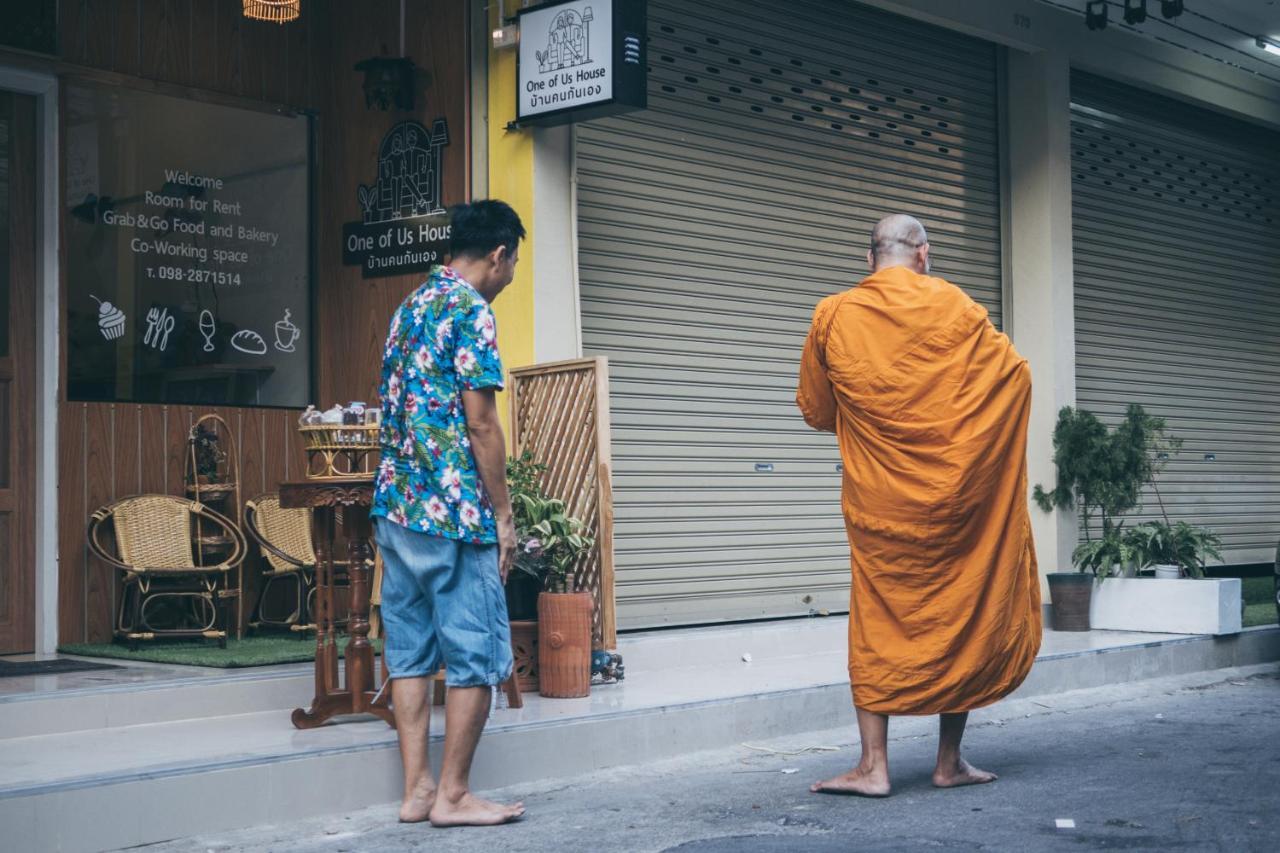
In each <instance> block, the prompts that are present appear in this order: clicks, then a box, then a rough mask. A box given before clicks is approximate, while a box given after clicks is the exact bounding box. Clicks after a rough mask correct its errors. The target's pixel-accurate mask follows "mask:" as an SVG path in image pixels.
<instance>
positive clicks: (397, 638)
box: [374, 517, 515, 687]
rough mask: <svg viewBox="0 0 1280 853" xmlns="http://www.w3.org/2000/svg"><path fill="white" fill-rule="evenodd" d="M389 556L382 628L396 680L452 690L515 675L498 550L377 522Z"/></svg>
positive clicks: (381, 549)
mask: <svg viewBox="0 0 1280 853" xmlns="http://www.w3.org/2000/svg"><path fill="white" fill-rule="evenodd" d="M374 522H375V524H376V530H375V537H376V539H377V543H378V552H379V553H380V554H381V555H382V624H383V625H384V626H385V628H386V640H385V642H386V648H385V652H384V654H385V655H386V658H387V668H388V671H389V672H390V675H391V677H392V678H418V677H422V676H427V675H434V674H435V673H436V672H438V671H439V669H440V665H441V664H442V663H443V664H444V666H445V670H446V672H445V684H447V685H449V686H450V687H484V686H489V687H492V686H495V685H497V684H500V683H502V682H503V681H505V680H506V679H507V678H509V677H511V670H512V668H513V666H514V665H515V662H514V660H513V659H512V656H511V626H510V624H508V622H507V598H506V594H505V592H504V591H503V589H502V580H501V578H499V577H498V546H497V545H471V544H468V543H466V542H458V541H456V540H453V539H445V538H443V537H440V536H430V535H428V534H426V533H418V532H416V531H413V530H409V529H408V528H406V527H403V526H401V525H399V524H396V523H395V522H393V521H387V520H386V519H385V518H380V517H379V518H375V519H374Z"/></svg>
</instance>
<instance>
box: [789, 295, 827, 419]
mask: <svg viewBox="0 0 1280 853" xmlns="http://www.w3.org/2000/svg"><path fill="white" fill-rule="evenodd" d="M796 406H798V407H799V409H800V414H802V415H804V422H805V423H807V424H808V425H809V426H811V427H813V428H814V429H816V430H821V431H822V432H835V431H836V395H835V391H833V390H832V388H831V379H830V378H829V377H828V376H827V364H826V358H825V357H824V353H823V347H822V346H821V344H820V342H819V341H818V317H817V316H816V315H815V316H814V323H813V327H812V328H811V329H810V330H809V337H808V339H807V340H806V341H805V342H804V354H803V355H802V356H801V357H800V386H799V387H798V388H797V389H796Z"/></svg>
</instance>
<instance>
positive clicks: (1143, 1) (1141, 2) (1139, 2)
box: [1124, 0, 1147, 24]
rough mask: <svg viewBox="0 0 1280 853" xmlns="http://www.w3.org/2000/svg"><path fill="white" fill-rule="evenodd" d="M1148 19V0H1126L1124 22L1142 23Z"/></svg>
mask: <svg viewBox="0 0 1280 853" xmlns="http://www.w3.org/2000/svg"><path fill="white" fill-rule="evenodd" d="M1146 20H1147V0H1124V22H1125V23H1126V24H1141V23H1143V22H1144V21H1146Z"/></svg>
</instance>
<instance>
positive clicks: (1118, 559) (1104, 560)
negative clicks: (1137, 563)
mask: <svg viewBox="0 0 1280 853" xmlns="http://www.w3.org/2000/svg"><path fill="white" fill-rule="evenodd" d="M1134 557H1135V552H1134V549H1133V547H1132V546H1131V545H1130V544H1129V540H1128V538H1127V537H1126V536H1122V535H1121V534H1120V532H1119V528H1118V527H1117V528H1116V529H1115V530H1113V531H1111V532H1110V533H1108V534H1105V535H1103V536H1102V538H1100V539H1092V540H1090V541H1088V542H1082V543H1080V544H1079V545H1077V546H1076V548H1075V550H1074V551H1072V552H1071V562H1072V563H1074V564H1075V566H1076V568H1077V569H1078V570H1079V571H1082V572H1093V573H1094V574H1095V575H1097V576H1098V577H1100V578H1105V577H1110V576H1111V574H1112V572H1113V571H1114V570H1115V567H1116V566H1127V565H1129V563H1131V562H1132V561H1133V560H1134Z"/></svg>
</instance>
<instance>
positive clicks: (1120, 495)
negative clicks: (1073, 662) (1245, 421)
mask: <svg viewBox="0 0 1280 853" xmlns="http://www.w3.org/2000/svg"><path fill="white" fill-rule="evenodd" d="M1053 444H1054V461H1055V462H1056V463H1057V465H1058V486H1057V487H1056V488H1055V489H1054V490H1053V491H1051V492H1046V491H1045V490H1044V489H1043V488H1041V487H1040V486H1037V487H1036V489H1035V499H1036V501H1037V502H1038V503H1039V504H1040V506H1041V508H1042V509H1045V510H1052V509H1053V508H1055V507H1062V508H1071V507H1078V508H1079V511H1080V516H1081V520H1082V522H1083V524H1084V533H1085V541H1084V542H1082V543H1081V544H1080V545H1079V546H1077V547H1076V549H1075V550H1074V551H1073V553H1072V562H1073V563H1074V564H1075V567H1076V568H1077V569H1078V570H1079V572H1080V574H1079V575H1071V574H1050V575H1049V576H1048V579H1049V590H1050V596H1051V598H1052V600H1053V605H1052V615H1053V626H1054V628H1055V629H1056V630H1086V629H1088V628H1090V627H1092V628H1099V629H1104V630H1121V631H1156V632H1169V633H1191V634H1229V633H1235V632H1238V631H1239V630H1240V619H1239V612H1240V581H1239V579H1238V578H1223V579H1216V580H1212V581H1206V580H1191V579H1194V578H1201V577H1203V575H1204V567H1205V563H1206V561H1207V560H1208V559H1210V558H1213V559H1221V556H1220V554H1219V551H1218V549H1219V547H1220V545H1221V542H1220V540H1219V539H1218V537H1217V536H1216V535H1215V534H1213V533H1212V532H1210V531H1208V530H1205V529H1203V528H1198V527H1194V526H1192V525H1189V524H1187V523H1185V522H1182V521H1179V522H1176V523H1174V522H1171V521H1170V520H1169V517H1168V513H1167V512H1166V511H1165V507H1164V500H1163V498H1162V497H1161V496H1160V488H1159V484H1158V482H1157V480H1158V474H1159V472H1160V470H1161V469H1162V467H1163V465H1164V463H1165V461H1166V460H1168V459H1169V458H1170V457H1171V455H1172V454H1173V453H1176V452H1177V450H1178V448H1179V447H1180V446H1181V441H1180V440H1178V439H1176V438H1172V437H1170V436H1167V435H1166V434H1165V422H1164V420H1163V419H1161V418H1156V417H1152V416H1150V415H1148V414H1146V412H1144V411H1143V409H1142V407H1141V406H1138V405H1130V406H1129V408H1128V411H1127V412H1126V413H1125V418H1124V420H1123V421H1122V422H1121V423H1120V424H1118V425H1117V426H1116V427H1115V429H1114V430H1110V431H1108V430H1107V428H1106V427H1105V426H1104V425H1103V424H1102V423H1101V422H1100V421H1099V420H1098V419H1097V418H1096V417H1094V416H1093V415H1092V414H1090V413H1089V412H1086V411H1083V410H1074V409H1071V408H1065V409H1063V410H1062V411H1061V412H1060V413H1059V417H1058V425H1057V428H1056V429H1055V430H1054V437H1053ZM1146 486H1150V487H1151V491H1152V493H1153V494H1154V496H1155V498H1156V501H1157V502H1158V504H1159V507H1160V516H1161V519H1163V520H1156V521H1147V522H1143V523H1140V524H1135V525H1133V526H1131V527H1130V528H1128V529H1127V530H1126V529H1124V518H1123V514H1124V513H1126V512H1129V511H1130V510H1133V509H1134V508H1136V507H1137V506H1138V505H1139V503H1140V502H1141V497H1142V490H1143V488H1144V487H1146ZM1095 518H1096V519H1097V520H1098V521H1099V522H1100V526H1101V531H1100V533H1099V535H1098V536H1097V537H1095V536H1094V530H1093V521H1094V519H1095ZM1161 565H1163V566H1165V567H1166V568H1164V569H1163V570H1161V569H1159V568H1158V567H1159V566H1161ZM1148 568H1156V574H1157V577H1156V578H1138V577H1135V575H1136V574H1137V573H1138V571H1139V570H1143V569H1148ZM1184 575H1185V576H1187V578H1188V579H1183V578H1182V576H1184ZM1108 578H1110V579H1109V580H1108Z"/></svg>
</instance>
